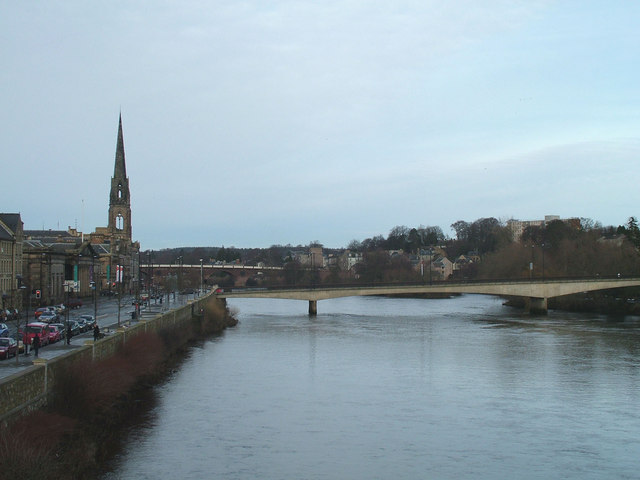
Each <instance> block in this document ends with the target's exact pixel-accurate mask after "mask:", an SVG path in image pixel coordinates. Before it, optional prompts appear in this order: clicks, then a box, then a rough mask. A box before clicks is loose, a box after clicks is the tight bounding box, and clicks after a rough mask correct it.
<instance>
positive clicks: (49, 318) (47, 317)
mask: <svg viewBox="0 0 640 480" xmlns="http://www.w3.org/2000/svg"><path fill="white" fill-rule="evenodd" d="M58 320H60V317H58V314H57V313H53V312H52V311H50V310H49V311H46V312H43V313H42V314H40V316H39V317H38V321H39V322H45V323H51V322H54V323H55V322H57V321H58Z"/></svg>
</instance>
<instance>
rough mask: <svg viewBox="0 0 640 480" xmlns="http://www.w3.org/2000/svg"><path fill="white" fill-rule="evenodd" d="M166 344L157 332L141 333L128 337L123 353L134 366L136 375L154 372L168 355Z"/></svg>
mask: <svg viewBox="0 0 640 480" xmlns="http://www.w3.org/2000/svg"><path fill="white" fill-rule="evenodd" d="M166 353H167V352H166V350H165V346H164V345H163V342H162V339H161V338H160V336H159V335H158V334H156V333H141V334H139V335H136V336H135V337H133V338H131V339H128V340H127V343H125V345H124V347H123V348H122V355H123V357H124V358H125V360H127V361H128V363H129V364H130V365H131V367H132V368H133V373H134V375H136V376H144V375H149V374H151V373H154V372H155V370H156V369H157V367H158V365H159V364H160V363H161V362H162V361H163V360H164V359H165V357H166Z"/></svg>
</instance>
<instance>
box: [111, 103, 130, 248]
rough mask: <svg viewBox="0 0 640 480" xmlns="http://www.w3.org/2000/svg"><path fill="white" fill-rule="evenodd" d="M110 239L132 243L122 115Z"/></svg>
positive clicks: (112, 198) (114, 169)
mask: <svg viewBox="0 0 640 480" xmlns="http://www.w3.org/2000/svg"><path fill="white" fill-rule="evenodd" d="M107 229H108V231H109V236H110V237H111V238H112V239H119V240H123V241H128V242H131V241H132V238H133V237H132V233H131V195H130V193H129V179H128V178H127V166H126V163H125V160H124V138H123V135H122V114H120V118H119V119H118V140H117V143H116V163H115V166H114V167H113V177H112V178H111V193H110V195H109V225H108V227H107Z"/></svg>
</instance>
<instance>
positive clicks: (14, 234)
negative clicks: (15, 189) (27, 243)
mask: <svg viewBox="0 0 640 480" xmlns="http://www.w3.org/2000/svg"><path fill="white" fill-rule="evenodd" d="M22 238H23V224H22V219H21V218H20V214H19V213H0V294H1V295H2V309H3V310H4V309H14V308H18V309H20V308H19V307H20V305H21V303H22V302H21V298H22V295H21V293H22V292H21V289H20V287H21V286H22V281H21V279H22V262H23V255H22Z"/></svg>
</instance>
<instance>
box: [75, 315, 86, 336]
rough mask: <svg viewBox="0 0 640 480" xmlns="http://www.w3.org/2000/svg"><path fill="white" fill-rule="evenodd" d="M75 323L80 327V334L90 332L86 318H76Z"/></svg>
mask: <svg viewBox="0 0 640 480" xmlns="http://www.w3.org/2000/svg"><path fill="white" fill-rule="evenodd" d="M74 321H75V322H76V323H77V324H78V327H79V328H80V333H83V332H86V331H87V330H89V325H88V324H87V321H86V320H85V319H84V318H76V319H75V320H74Z"/></svg>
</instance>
